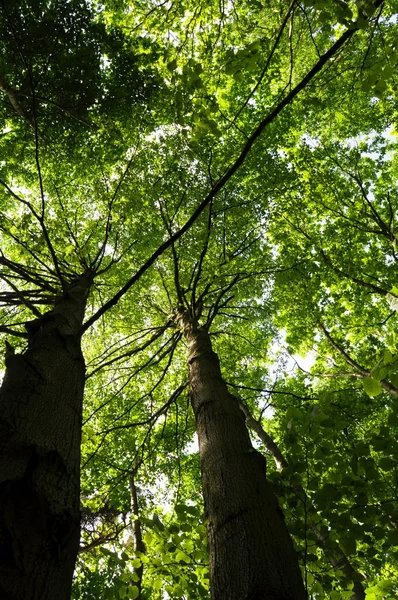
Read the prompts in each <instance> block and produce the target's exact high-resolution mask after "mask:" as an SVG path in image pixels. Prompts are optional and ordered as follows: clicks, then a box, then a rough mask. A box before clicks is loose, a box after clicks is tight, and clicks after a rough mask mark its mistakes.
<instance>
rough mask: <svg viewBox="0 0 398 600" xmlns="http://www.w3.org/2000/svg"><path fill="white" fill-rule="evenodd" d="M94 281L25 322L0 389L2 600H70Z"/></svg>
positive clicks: (85, 279)
mask: <svg viewBox="0 0 398 600" xmlns="http://www.w3.org/2000/svg"><path fill="white" fill-rule="evenodd" d="M91 282H92V275H91V273H88V272H87V273H85V274H84V275H82V276H81V277H79V278H77V279H75V280H74V281H73V282H72V283H71V284H70V285H69V286H68V287H67V288H66V290H65V292H64V293H63V295H62V297H60V298H59V299H58V300H57V301H56V303H55V306H54V308H53V310H51V311H50V312H48V313H46V314H44V315H43V316H42V317H40V318H39V319H35V321H30V322H29V323H27V324H26V328H27V331H28V346H27V349H26V350H25V351H24V352H23V353H22V354H13V355H10V356H8V358H7V359H6V374H5V378H4V382H3V384H2V386H1V389H0V414H1V419H0V448H1V450H0V598H1V599H2V600H54V599H55V598H56V599H57V600H69V598H70V593H71V584H72V576H73V570H74V565H75V559H76V555H77V552H78V547H79V536H80V527H79V525H80V510H79V493H80V485H79V468H80V436H81V412H82V400H83V390H84V359H83V355H82V352H81V347H80V334H79V332H80V329H81V323H82V321H83V316H84V309H85V304H86V300H87V296H88V292H89V290H90V286H91Z"/></svg>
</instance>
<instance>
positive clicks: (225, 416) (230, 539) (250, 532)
mask: <svg viewBox="0 0 398 600" xmlns="http://www.w3.org/2000/svg"><path fill="white" fill-rule="evenodd" d="M178 322H179V325H180V327H181V329H182V330H183V332H184V334H185V337H186V340H187V343H188V350H189V376H190V393H191V403H192V407H193V410H194V413H195V418H196V427H197V434H198V439H199V451H200V461H201V471H202V486H203V497H204V504H205V513H206V520H207V533H208V543H209V563H210V588H211V596H212V598H213V599H214V600H304V599H305V598H306V592H305V589H304V585H303V582H302V578H301V574H300V569H299V565H298V560H297V556H296V554H295V551H294V549H293V544H292V541H291V539H290V536H289V534H288V531H287V528H286V525H285V521H284V517H283V514H282V511H281V509H280V507H279V505H278V502H277V500H276V498H275V497H274V495H273V493H272V491H271V488H270V486H269V484H268V482H267V480H266V460H265V458H264V457H263V456H262V455H261V454H260V453H259V452H257V451H256V450H255V449H254V448H253V447H252V445H251V442H250V437H249V434H248V431H247V429H246V425H245V419H244V415H243V413H242V412H241V410H240V409H239V406H238V404H237V402H236V401H235V399H234V398H233V397H232V396H231V395H230V394H229V392H228V390H227V387H226V384H225V382H224V380H223V379H222V376H221V371H220V365H219V360H218V357H217V355H216V354H215V353H214V352H213V350H212V346H211V341H210V338H209V335H208V333H207V331H205V330H204V329H203V328H200V327H198V326H197V325H196V323H194V322H192V321H191V320H190V319H189V317H188V315H187V314H186V313H181V314H180V315H179V317H178Z"/></svg>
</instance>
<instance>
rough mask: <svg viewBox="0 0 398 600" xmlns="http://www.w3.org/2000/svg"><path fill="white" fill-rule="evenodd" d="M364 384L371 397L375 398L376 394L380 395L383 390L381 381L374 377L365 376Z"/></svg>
mask: <svg viewBox="0 0 398 600" xmlns="http://www.w3.org/2000/svg"><path fill="white" fill-rule="evenodd" d="M362 384H363V388H364V390H365V392H366V393H367V395H368V396H370V397H371V398H373V397H374V396H378V395H379V394H380V393H381V391H382V387H381V385H380V383H379V382H378V381H376V380H375V379H373V378H372V377H365V378H364V379H363V380H362Z"/></svg>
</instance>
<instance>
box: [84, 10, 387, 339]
mask: <svg viewBox="0 0 398 600" xmlns="http://www.w3.org/2000/svg"><path fill="white" fill-rule="evenodd" d="M381 3H382V0H376V2H375V6H376V8H377V7H378V6H380V5H381ZM356 31H357V28H356V27H354V28H353V29H347V30H346V31H345V32H344V33H343V35H342V36H341V37H340V38H339V39H338V40H337V41H336V42H335V43H334V44H333V46H332V47H331V48H329V50H328V51H327V52H325V54H323V55H322V56H321V57H320V59H319V60H318V62H317V63H316V65H315V66H314V67H313V68H312V69H311V70H310V71H309V72H308V73H307V75H306V76H305V77H304V78H303V79H302V80H301V81H300V83H298V84H297V85H296V87H295V88H293V90H291V92H289V93H288V94H287V95H286V96H285V98H284V99H283V100H282V101H281V102H280V103H279V104H278V105H277V106H276V107H275V108H274V109H273V110H272V111H271V112H270V113H269V114H268V115H267V116H266V117H265V118H264V119H263V120H262V121H261V123H260V124H259V125H258V126H257V128H256V129H255V130H254V131H253V133H252V134H251V136H250V137H249V139H248V140H247V142H246V143H245V145H244V146H243V148H242V150H241V153H240V154H239V156H238V158H237V159H236V160H235V162H234V163H233V164H232V165H231V166H230V167H229V169H227V171H226V172H225V174H224V175H223V176H222V177H221V178H220V179H219V180H218V181H217V183H216V184H215V185H214V186H213V188H212V189H211V190H210V192H209V194H208V195H207V196H206V197H205V198H204V200H202V202H201V203H200V204H199V206H198V207H197V209H196V210H195V211H194V212H193V214H192V215H191V217H190V218H189V219H188V220H187V221H186V222H185V224H184V225H183V226H182V227H181V228H180V229H178V230H177V231H176V232H175V233H174V234H173V235H172V236H170V237H169V239H168V240H166V241H165V242H163V244H161V245H160V246H159V247H158V248H157V250H155V252H153V254H152V255H151V256H150V257H149V258H148V259H147V260H146V262H145V263H144V264H143V265H142V266H141V267H140V268H139V269H138V271H136V273H135V274H134V275H133V276H132V277H131V278H130V279H129V280H128V281H127V282H126V283H125V284H124V286H123V287H122V288H120V290H119V291H118V292H117V293H116V294H115V295H114V296H113V297H112V298H111V299H110V300H108V302H105V304H103V305H102V306H101V308H99V309H98V310H97V312H96V313H94V315H92V316H91V317H90V318H89V319H88V320H87V321H86V323H85V324H84V325H83V327H82V330H81V333H82V334H83V333H84V332H85V331H86V330H87V329H88V328H89V327H91V325H92V324H93V323H95V321H97V320H98V319H99V318H100V317H102V315H104V314H105V313H106V312H107V311H108V310H109V309H110V308H112V307H113V306H115V305H116V304H117V303H118V302H119V300H120V298H122V297H123V296H124V294H125V293H126V292H128V290H129V289H130V288H131V287H132V286H133V285H134V283H136V282H137V281H138V280H139V279H140V278H141V277H142V275H144V273H146V271H148V269H149V268H150V267H151V266H152V265H153V264H154V262H155V261H156V260H157V259H158V258H159V257H160V256H161V255H162V254H163V253H164V252H165V250H167V249H168V248H170V246H171V245H172V244H173V243H174V242H176V241H177V240H178V239H180V237H182V236H183V235H184V233H185V232H186V231H188V230H189V229H190V227H191V226H192V225H193V224H194V223H195V221H196V220H197V219H198V218H199V217H200V215H201V214H202V213H203V211H204V210H205V208H206V207H207V206H208V204H209V203H210V202H211V201H212V199H213V198H214V197H215V196H216V195H217V194H218V193H219V192H220V190H222V189H223V188H224V187H225V185H226V184H227V183H228V181H229V180H230V179H231V178H232V176H233V175H235V173H236V171H238V169H239V168H240V167H241V166H242V164H243V163H244V161H245V159H246V157H247V155H248V154H249V152H250V150H251V149H252V146H253V145H254V143H255V141H256V140H257V139H258V138H259V137H260V135H261V134H262V132H263V131H264V129H265V128H266V127H267V126H268V125H270V123H273V121H275V119H276V117H277V116H278V115H279V113H281V112H282V110H283V109H284V108H285V106H288V105H289V104H290V103H291V102H292V101H293V100H294V98H295V97H296V96H297V95H298V94H299V93H300V92H301V91H302V90H303V89H304V88H305V87H306V85H307V84H308V83H309V82H310V81H311V80H312V79H313V78H314V77H315V75H317V74H318V73H320V71H322V69H323V67H324V66H325V64H326V63H327V62H328V61H329V60H330V59H331V58H332V57H333V56H334V55H335V54H337V52H338V51H339V50H340V48H341V47H342V46H343V45H344V44H345V43H346V42H347V41H348V40H349V39H350V38H351V37H352V36H353V35H354V33H355V32H356Z"/></svg>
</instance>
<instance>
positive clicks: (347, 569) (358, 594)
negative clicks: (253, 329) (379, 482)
mask: <svg viewBox="0 0 398 600" xmlns="http://www.w3.org/2000/svg"><path fill="white" fill-rule="evenodd" d="M233 398H235V400H236V401H237V402H238V405H239V408H240V409H241V411H242V412H243V414H244V415H245V417H246V423H247V424H248V425H249V427H250V428H251V429H253V431H255V433H256V434H257V435H258V437H259V438H260V440H261V441H262V442H263V444H264V446H265V447H266V448H267V450H268V451H269V452H270V454H272V456H273V458H274V460H275V464H276V468H277V469H278V471H279V472H281V471H283V470H284V469H288V468H289V463H288V461H287V460H286V458H285V457H284V455H283V454H282V451H281V450H280V448H279V446H278V444H277V443H276V442H275V441H274V440H273V439H272V437H271V436H270V435H269V434H268V433H267V432H266V431H265V429H264V428H263V427H262V425H261V423H259V421H256V419H255V418H254V417H253V415H252V414H251V412H250V410H249V408H248V407H247V406H246V404H245V403H244V402H243V400H242V399H241V398H237V397H236V396H233ZM292 487H293V489H294V491H295V492H296V493H297V494H298V496H299V497H300V499H301V501H302V502H303V503H304V504H305V505H306V506H308V505H309V504H312V503H311V500H310V498H309V497H308V496H307V493H306V491H305V489H304V488H303V486H302V485H300V484H294V485H293V486H292ZM310 529H311V531H313V533H314V534H315V536H316V538H317V540H318V543H319V545H320V546H321V548H322V550H323V552H324V554H325V556H326V558H327V560H328V561H329V562H330V564H331V565H332V567H333V569H334V570H335V571H337V570H341V571H343V573H344V574H345V575H346V576H347V577H349V578H350V579H351V580H352V581H353V582H354V588H353V592H354V593H353V595H352V596H351V600H365V590H364V587H363V585H362V583H361V582H360V581H358V579H362V576H361V575H360V574H359V573H358V572H357V571H356V570H355V569H354V567H353V566H352V564H351V563H350V561H349V560H348V558H347V557H346V555H345V554H344V552H342V550H341V549H340V547H339V545H338V544H337V543H333V542H332V540H331V539H329V540H328V541H327V540H326V538H325V537H324V536H323V535H322V533H321V531H320V530H319V529H318V527H317V526H316V525H315V524H313V525H311V526H310Z"/></svg>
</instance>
